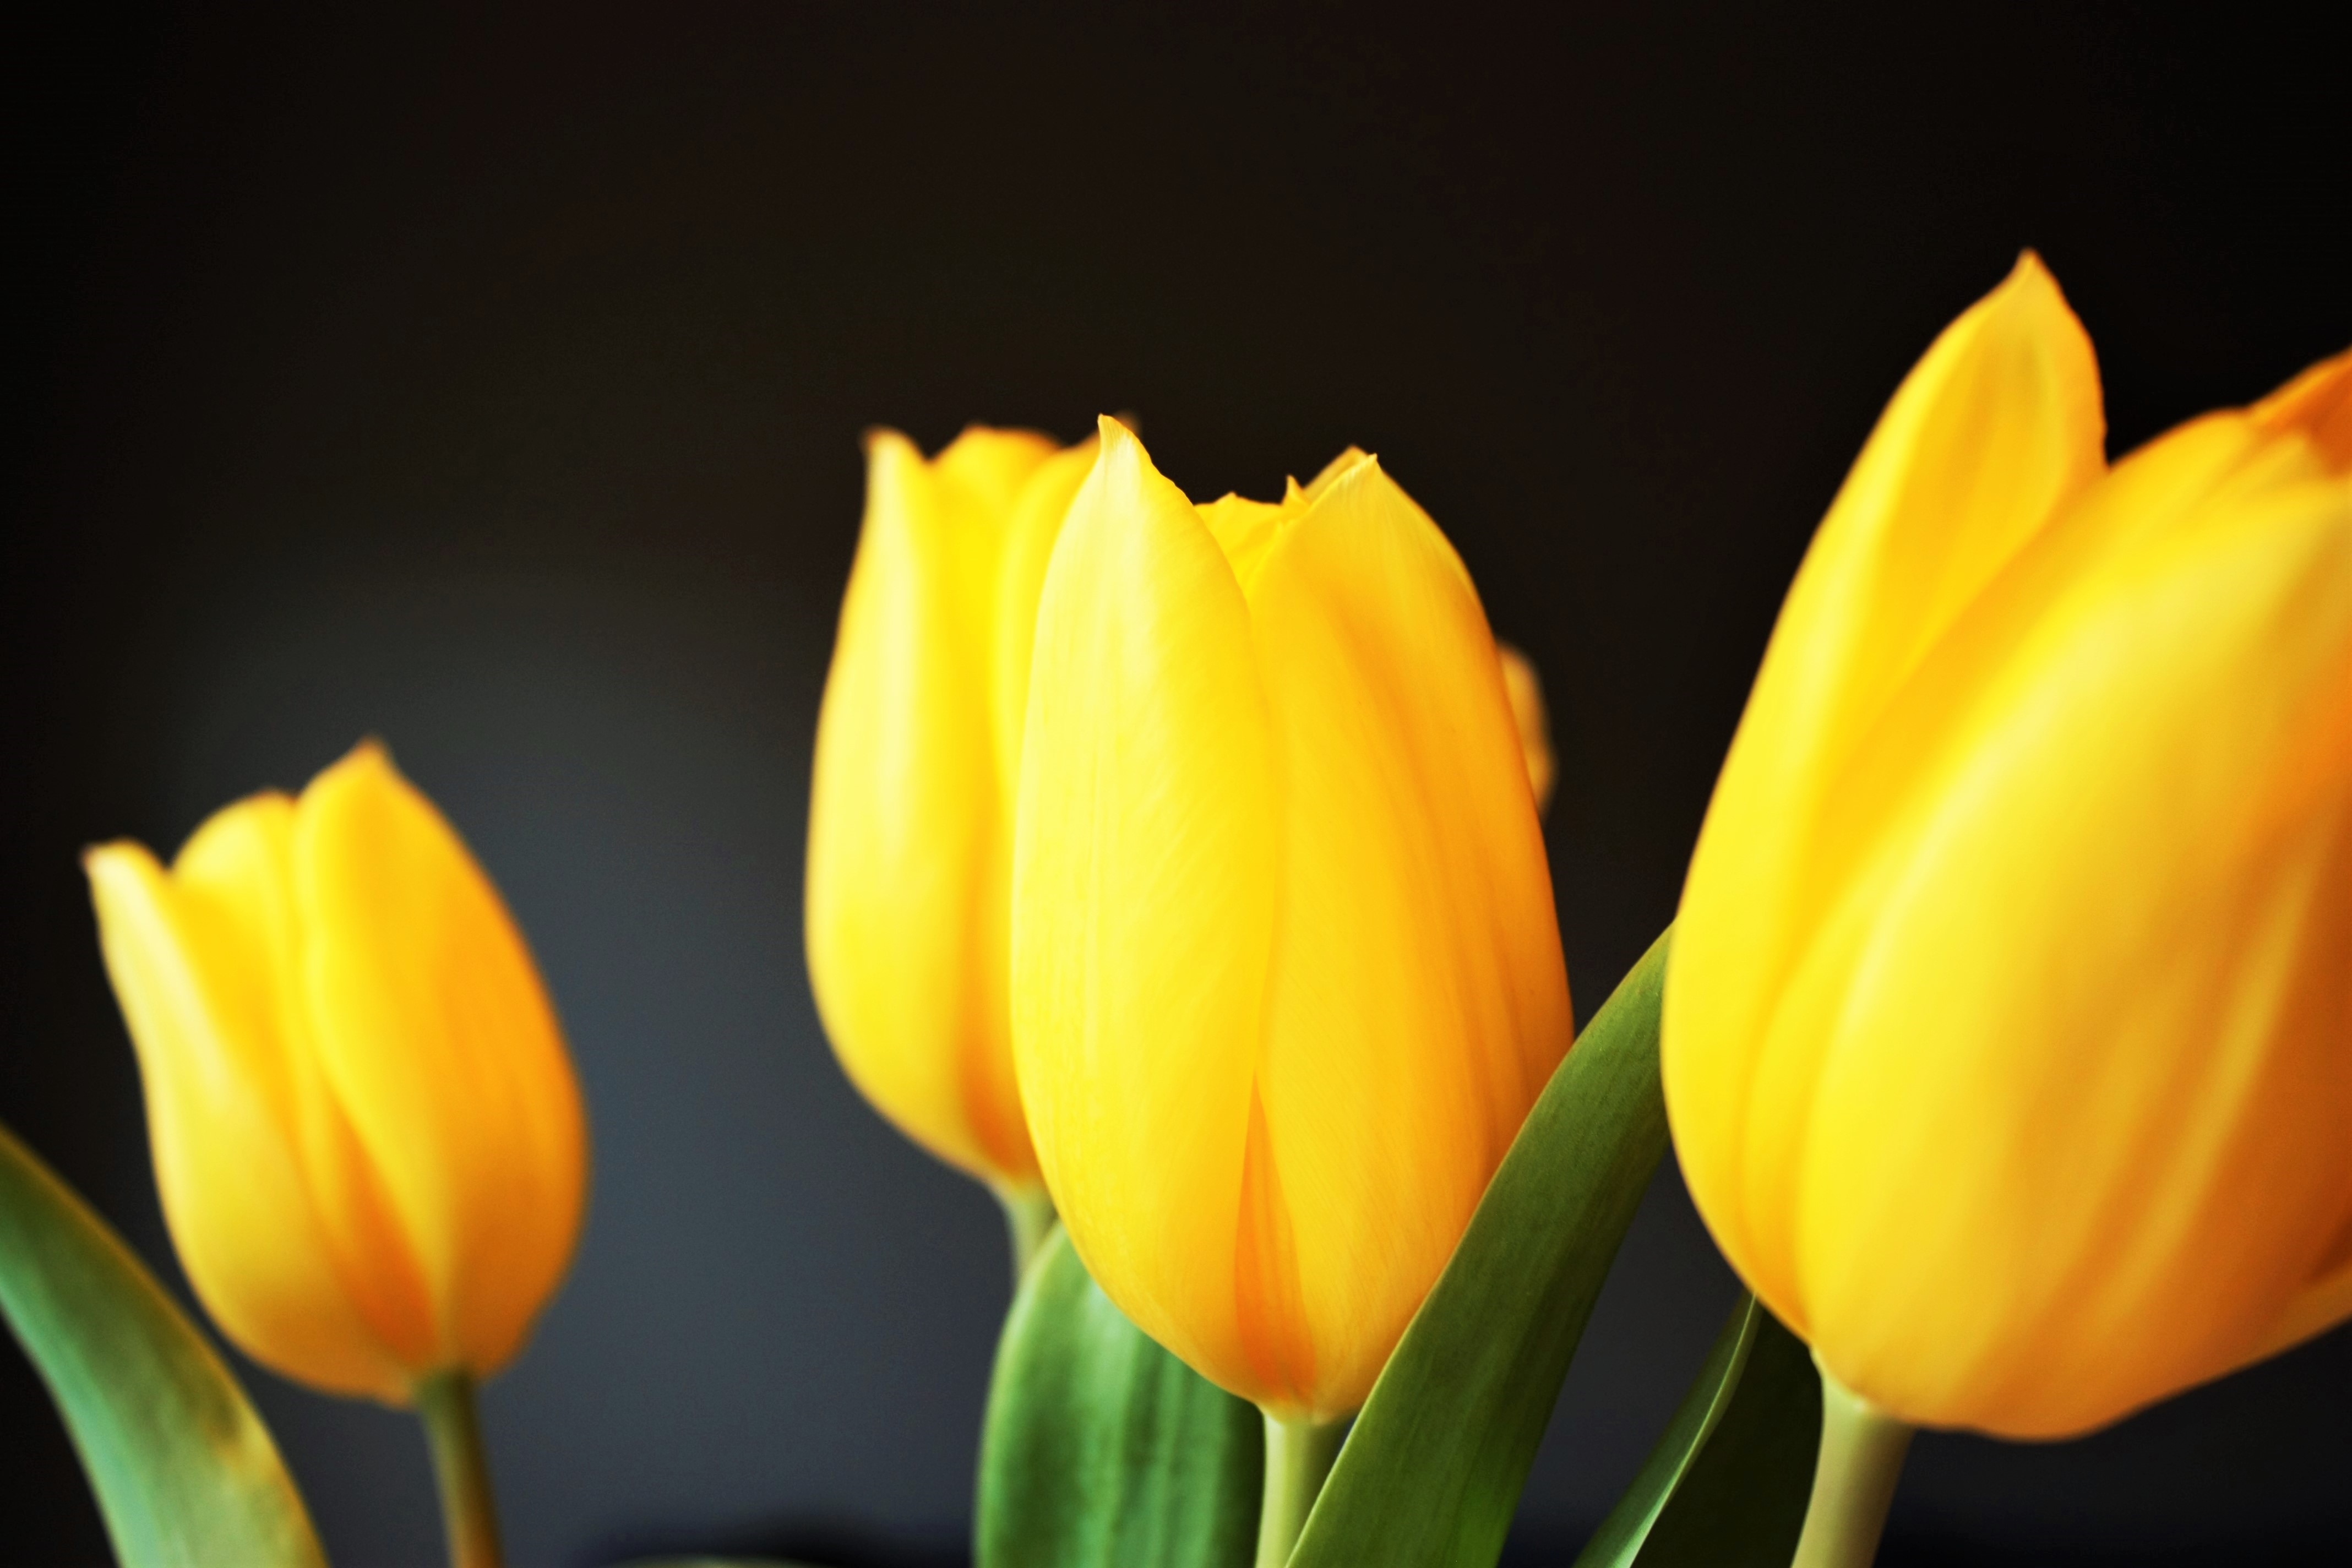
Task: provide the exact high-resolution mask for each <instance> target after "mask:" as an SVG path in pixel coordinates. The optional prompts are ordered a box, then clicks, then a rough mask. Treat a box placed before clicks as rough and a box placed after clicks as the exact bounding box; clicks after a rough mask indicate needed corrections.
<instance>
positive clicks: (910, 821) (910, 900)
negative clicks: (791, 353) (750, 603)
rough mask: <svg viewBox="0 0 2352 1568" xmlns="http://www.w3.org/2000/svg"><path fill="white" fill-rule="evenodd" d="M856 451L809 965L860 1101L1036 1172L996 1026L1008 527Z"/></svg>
mask: <svg viewBox="0 0 2352 1568" xmlns="http://www.w3.org/2000/svg"><path fill="white" fill-rule="evenodd" d="M973 440H974V437H971V436H967V437H964V441H965V442H972V441H973ZM867 451H868V461H869V470H868V479H867V489H866V523H865V528H864V530H863V531H862V532H861V534H860V536H859V540H858V547H857V559H856V564H855V565H854V566H853V567H852V569H851V572H850V580H849V589H848V592H847V594H846V595H845V597H844V599H843V602H842V609H841V628H840V632H839V635H838V637H837V638H836V641H835V649H834V662H833V669H832V673H831V674H830V675H829V676H828V678H827V679H826V683H825V695H824V708H823V710H822V711H821V712H820V714H819V717H818V721H817V740H816V760H815V767H814V776H813V779H812V783H811V799H810V806H809V838H808V871H807V887H806V906H805V918H804V924H805V930H806V940H807V944H808V963H809V975H810V979H811V981H812V983H813V984H814V990H815V993H816V1000H817V1006H818V1010H819V1011H820V1013H821V1014H822V1015H823V1016H824V1025H825V1032H826V1034H827V1036H828V1037H829V1038H830V1039H831V1040H832V1042H833V1047H834V1050H835V1054H836V1055H837V1056H838V1057H839V1058H840V1059H841V1062H842V1065H843V1067H844V1068H845V1070H846V1071H847V1072H848V1074H849V1076H850V1078H851V1079H852V1080H853V1081H854V1082H856V1085H857V1087H858V1089H859V1090H860V1091H861V1092H862V1093H864V1094H865V1096H866V1099H868V1100H871V1101H872V1102H873V1103H874V1104H875V1105H876V1106H877V1107H878V1108H879V1109H880V1110H882V1111H883V1112H884V1113H885V1114H886V1115H887V1116H888V1117H889V1118H890V1119H891V1120H892V1121H894V1122H896V1123H897V1124H898V1127H899V1128H900V1129H901V1130H903V1131H905V1132H907V1134H908V1136H909V1137H912V1138H913V1139H915V1141H916V1142H919V1143H921V1144H922V1145H923V1146H924V1147H926V1148H928V1149H929V1150H930V1151H931V1152H933V1153H935V1154H937V1155H939V1156H940V1158H941V1159H943V1160H946V1161H948V1162H950V1163H952V1164H955V1165H958V1166H960V1167H961V1168H962V1169H964V1170H967V1171H970V1172H971V1173H973V1174H975V1175H979V1176H982V1177H983V1178H987V1179H992V1180H997V1181H1002V1182H1011V1183H1021V1182H1029V1181H1034V1179H1035V1173H1036V1164H1035V1156H1034V1153H1032V1152H1031V1151H1030V1147H1029V1140H1028V1133H1027V1131H1026V1129H1025V1127H1024V1123H1023V1120H1022V1114H1021V1101H1020V1095H1019V1091H1018V1089H1017V1088H1016V1087H1015V1085H1014V1081H1013V1071H1012V1056H1011V1047H1010V1041H1009V1039H1008V1037H1007V1023H1006V1016H1007V1014H1006V1008H1007V1004H1006V1001H1005V995H1004V984H1005V982H1004V974H1005V963H1006V958H1005V951H1006V950H1005V940H1006V938H1005V921H1006V915H1005V913H1004V910H1003V901H1004V894H1003V889H1004V887H1005V885H1006V881H1007V879H1008V874H1007V873H1006V871H1005V870H1004V859H1005V857H1006V856H1007V854H1008V853H1009V849H1008V847H1007V845H1006V843H1005V837H1006V834H1005V822H1006V818H1007V816H1008V807H1009V802H1007V801H1005V800H1004V798H1003V794H1002V780H1001V769H1000V766H999V763H998V760H997V754H996V747H997V738H996V730H995V722H994V721H993V720H992V712H991V708H992V701H994V700H998V693H997V692H996V691H995V690H994V689H992V678H991V673H990V670H991V664H992V656H993V655H994V653H995V652H996V649H997V637H998V626H997V616H998V609H999V600H998V595H999V594H1000V592H1001V591H1002V584H1003V570H1004V545H1005V534H1004V519H1003V515H1002V514H1001V513H992V512H990V511H988V510H986V509H985V507H983V506H982V503H981V501H980V500H977V499H975V498H976V497H978V496H979V495H980V493H981V491H982V489H983V487H981V486H978V485H974V484H958V485H950V484H948V483H947V482H946V481H944V480H943V479H940V476H939V475H938V474H937V473H936V472H935V471H934V469H933V468H932V467H931V466H929V465H926V464H925V463H924V462H923V459H922V458H921V455H920V454H919V453H918V452H917V451H916V450H915V448H914V447H912V446H911V445H910V444H909V443H908V441H907V440H906V438H905V437H900V436H898V435H895V434H892V433H890V432H887V431H884V432H878V433H877V434H876V435H875V436H873V437H870V439H869V442H868V447H867ZM1016 455H1017V454H1016ZM998 456H999V458H1003V454H1002V453H1000V454H998ZM941 461H942V462H944V461H945V458H944V457H943V458H942V459H941ZM976 466H977V465H976ZM1013 466H1014V465H1013V464H1012V463H1011V462H1009V461H1000V462H999V463H998V464H997V467H996V468H991V469H989V470H988V471H990V472H992V473H995V474H996V475H997V477H998V478H999V479H1003V488H1005V489H1014V490H1017V488H1018V487H1017V485H1016V484H1015V483H1014V481H1013V480H1012V479H1006V478H1005V477H1004V475H1003V473H1002V472H1001V471H1000V470H1001V469H1004V468H1012V467H1013ZM1038 467H1039V465H1037V464H1031V465H1029V467H1028V468H1026V469H1024V470H1023V472H1024V476H1028V475H1034V474H1035V472H1036V471H1037V468H1038ZM1015 499H1017V495H1016V497H1015Z"/></svg>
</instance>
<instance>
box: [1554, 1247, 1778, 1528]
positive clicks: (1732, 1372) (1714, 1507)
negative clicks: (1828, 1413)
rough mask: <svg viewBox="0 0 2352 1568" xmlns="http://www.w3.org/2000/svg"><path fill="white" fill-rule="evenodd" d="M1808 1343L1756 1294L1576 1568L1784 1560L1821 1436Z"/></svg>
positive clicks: (1736, 1315) (1737, 1311)
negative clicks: (1807, 1349) (1776, 1316)
mask: <svg viewBox="0 0 2352 1568" xmlns="http://www.w3.org/2000/svg"><path fill="white" fill-rule="evenodd" d="M1821 1426H1822V1384H1821V1379H1820V1377H1819V1376H1818V1375H1817V1374H1816V1373H1814V1371H1813V1361H1812V1356H1811V1353H1810V1352H1807V1351H1806V1349H1805V1343H1804V1342H1803V1341H1802V1340H1800V1339H1799V1338H1797V1336H1796V1335H1794V1334H1792V1333H1790V1331H1788V1330H1787V1329H1784V1328H1782V1327H1781V1326H1780V1321H1779V1320H1778V1319H1776V1318H1774V1317H1773V1316H1772V1314H1771V1313H1770V1312H1769V1311H1767V1310H1765V1309H1764V1306H1763V1304H1762V1303H1761V1302H1759V1301H1758V1300H1756V1298H1755V1297H1753V1296H1751V1295H1748V1293H1747V1292H1745V1291H1742V1292H1741V1293H1740V1297H1739V1301H1738V1305H1737V1306H1735V1307H1733V1308H1732V1310H1731V1316H1730V1318H1729V1319H1728V1320H1727V1321H1725V1323H1724V1325H1723V1331H1722V1332H1721V1333H1720V1334H1717V1336H1716V1341H1715V1348H1714V1349H1713V1350H1711V1351H1710V1352H1708V1353H1707V1358H1706V1364H1705V1365H1704V1366H1702V1367H1701V1368H1700V1369H1699V1374H1698V1377H1697V1378H1696V1380H1695V1381H1694V1382H1693V1383H1692V1384H1691V1387H1690V1392H1689V1393H1688V1394H1685V1395H1684V1396H1683V1402H1682V1405H1681V1406H1680V1408H1678V1409H1676V1410H1675V1418H1674V1420H1673V1421H1671V1422H1669V1423H1668V1424H1667V1426H1666V1431H1665V1436H1662V1437H1660V1438H1659V1439H1658V1443H1657V1447H1654V1448H1652V1449H1651V1450H1650V1457H1649V1459H1648V1460H1647V1461H1646V1462H1645V1463H1644V1464H1643V1466H1642V1473H1641V1474H1640V1475H1638V1476H1636V1477H1634V1478H1633V1485H1632V1486H1630V1487H1628V1488H1626V1489H1625V1495H1624V1496H1623V1497H1622V1498H1619V1499H1618V1500H1617V1506H1616V1507H1615V1508H1613V1509H1612V1510H1609V1517H1608V1518H1607V1519H1604V1520H1602V1521H1601V1528H1600V1529H1599V1530H1597V1531H1593V1534H1592V1539H1591V1541H1589V1542H1586V1543H1585V1547H1584V1550H1583V1552H1580V1553H1579V1554H1578V1556H1577V1559H1576V1568H1785V1565H1786V1564H1787V1563H1788V1561H1789V1559H1790V1555H1791V1554H1793V1553H1794V1552H1795V1551H1796V1549H1797V1532H1798V1531H1800V1530H1801V1528H1803V1525H1804V1522H1805V1503H1806V1500H1807V1498H1808V1496H1809V1495H1810V1494H1811V1490H1812V1484H1813V1455H1814V1452H1815V1450H1816V1448H1817V1447H1819V1445H1820V1441H1821Z"/></svg>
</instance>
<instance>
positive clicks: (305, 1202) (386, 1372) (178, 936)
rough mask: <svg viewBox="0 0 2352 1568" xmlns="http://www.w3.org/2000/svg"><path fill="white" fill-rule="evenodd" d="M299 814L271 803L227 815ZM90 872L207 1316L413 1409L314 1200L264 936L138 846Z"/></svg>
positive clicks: (165, 1184) (283, 1367)
mask: <svg viewBox="0 0 2352 1568" xmlns="http://www.w3.org/2000/svg"><path fill="white" fill-rule="evenodd" d="M284 809H285V803H284V802H282V801H277V802H271V801H269V800H268V799H267V797H265V798H264V799H263V800H260V801H251V802H247V803H245V804H244V805H238V806H232V807H230V808H229V809H228V811H227V812H225V813H223V814H222V815H223V816H224V817H236V816H253V815H261V814H269V813H274V812H278V811H282V810H284ZM218 820H219V819H215V822H216V823H217V822H218ZM84 865H85V866H86V867H87V868H88V870H89V880H90V890H91V894H92V897H93V900H94V901H95V903H96V906H97V910H98V918H99V933H100V944H101V947H102V949H103V951H104V953H105V957H106V968H107V974H108V976H109V978H110V980H111V981H112V983H113V985H114V991H115V994H116V996H117V997H118V998H119V999H120V1001H121V1005H122V1012H123V1017H124V1019H125V1021H126V1022H127V1023H128V1025H129V1026H130V1031H131V1042H132V1044H133V1045H134V1046H135V1047H137V1050H138V1055H139V1068H140V1077H141V1079H142V1082H143V1084H144V1086H145V1090H146V1100H147V1122H148V1133H149V1138H150V1141H151V1142H152V1147H153V1152H154V1160H155V1181H156V1186H157V1189H158V1191H159V1192H160V1193H161V1194H162V1197H163V1214H164V1217H165V1219H166V1220H167V1221H169V1222H170V1225H171V1229H172V1240H173V1247H175V1248H176V1249H177V1251H178V1252H179V1255H180V1260H181V1264H182V1266H183V1267H184V1268H185V1269H186V1270H187V1274H188V1279H189V1280H190V1282H191V1283H192V1284H194V1287H195V1289H196V1293H197V1295H198V1296H199V1297H201V1298H202V1299H203V1300H204V1303H205V1310H208V1311H209V1312H211V1313H212V1315H213V1319H214V1321H215V1322H217V1323H218V1324H219V1325H220V1327H221V1329H222V1331H224V1332H225V1333H226V1334H227V1335H228V1336H229V1338H230V1339H232V1340H233V1341H235V1342H236V1343H237V1345H239V1346H240V1347H241V1348H243V1349H244V1350H245V1351H246V1352H247V1353H248V1354H250V1355H252V1356H253V1357H254V1359H256V1360H257V1361H259V1362H261V1363H263V1364H265V1365H267V1366H270V1367H274V1368H276V1369H277V1370H278V1371H280V1372H282V1373H286V1374H287V1375H288V1376H289V1377H295V1378H299V1379H300V1380H302V1381H303V1382H305V1383H310V1384H316V1385H318V1386H320V1387H322V1388H326V1389H330V1390H332V1391H334V1392H337V1393H342V1394H367V1395H373V1396H374V1397H377V1398H381V1399H385V1400H391V1401H399V1400H401V1399H404V1397H405V1396H406V1390H407V1383H408V1373H407V1371H406V1369H405V1368H404V1365H403V1364H402V1363H401V1362H400V1360H399V1359H398V1357H397V1356H396V1355H395V1354H394V1352H393V1351H392V1349H391V1348H390V1347H388V1346H386V1345H385V1344H384V1343H383V1342H382V1341H381V1340H380V1339H379V1338H378V1336H377V1334H376V1332H375V1331H374V1330H373V1327H372V1326H371V1325H370V1324H369V1322H368V1321H367V1319H366V1317H365V1315H364V1314H363V1313H362V1312H361V1310H359V1309H358V1307H357V1306H356V1305H355V1304H354V1302H353V1301H352V1298H351V1296H350V1295H349V1294H348V1293H347V1291H346V1289H345V1286H344V1281H343V1279H342V1278H341V1272H340V1271H339V1269H338V1268H337V1266H336V1251H337V1249H336V1247H335V1246H334V1243H333V1241H332V1240H331V1238H330V1237H329V1236H328V1234H327V1230H326V1226H325V1225H324V1224H323V1223H322V1221H321V1218H320V1214H319V1212H318V1210H317V1208H316V1206H315V1205H314V1204H313V1202H312V1197H311V1193H310V1186H309V1184H308V1182H307V1180H306V1176H305V1172H304V1159H303V1155H302V1151H301V1149H300V1147H299V1138H298V1137H297V1136H296V1135H295V1134H294V1131H293V1130H292V1128H291V1126H290V1124H289V1118H290V1113H291V1107H292V1101H293V1099H294V1096H293V1094H292V1092H291V1090H290V1088H289V1076H290V1075H289V1068H288V1065H287V1062H286V1060H285V1053H284V1048H283V1046H282V1045H281V1043H280V1042H279V1041H278V1039H277V1038H276V1037H275V1036H274V1033H273V1031H274V1028H275V1023H276V1016H277V1015H278V1011H279V1008H280V1005H281V999H280V996H279V995H278V987H277V985H276V984H275V981H276V977H275V975H274V974H273V973H272V969H271V954H269V953H268V952H266V951H264V950H263V948H262V947H261V946H260V944H259V943H257V942H256V941H255V937H256V934H257V933H256V931H255V930H254V927H253V925H252V924H251V923H249V922H247V921H240V920H239V919H237V918H236V915H235V914H234V913H233V912H231V911H229V910H225V909H223V908H222V906H221V900H219V899H218V898H217V897H215V896H213V895H212V894H210V893H209V892H206V891H195V892H190V891H187V890H184V889H182V888H180V887H179V886H177V885H175V883H174V880H173V878H172V877H171V875H170V874H169V873H167V872H166V871H165V870H164V869H163V867H161V866H159V865H158V864H156V862H155V859H154V857H153V856H152V855H150V854H149V853H148V852H147V851H146V850H145V849H143V848H142V847H140V846H138V845H136V844H129V843H122V844H110V845H107V846H104V847H100V848H97V849H93V850H91V851H89V854H88V855H87V856H86V857H85V858H84Z"/></svg>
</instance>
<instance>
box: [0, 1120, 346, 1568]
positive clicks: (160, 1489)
mask: <svg viewBox="0 0 2352 1568" xmlns="http://www.w3.org/2000/svg"><path fill="white" fill-rule="evenodd" d="M0 1311H5V1313H6V1315H7V1319H8V1326H9V1327H10V1328H11V1329H13V1330H14V1331H16V1340H17V1342H18V1343H19V1344H22V1345H23V1346H24V1347H25V1353H26V1355H28V1356H30V1357H32V1360H33V1364H34V1366H35V1367H37V1368H38V1369H39V1371H40V1373H41V1378H42V1380H43V1381H44V1382H46V1383H47V1384H48V1385H49V1394H50V1397H52V1398H54V1399H55V1400H56V1401H57V1402H58V1410H59V1411H60V1412H61V1413H62V1414H63V1415H64V1416H65V1420H66V1429H67V1431H68V1432H69V1433H70V1434H71V1435H72V1436H73V1443H74V1447H75V1448H76V1449H77V1450H79V1453H80V1455H81V1466H82V1469H83V1471H84V1472H85V1473H86V1474H88V1475H89V1483H90V1487H91V1489H93V1490H94V1491H96V1492H97V1494H98V1507H99V1512H100V1514H102V1515H103V1516H104V1517H105V1520H106V1531H107V1534H108V1536H109V1537H110V1539H111V1540H112V1541H113V1542H114V1554H115V1556H116V1558H117V1559H119V1560H120V1561H121V1563H122V1565H123V1568H166V1565H170V1568H180V1565H183V1564H186V1565H189V1568H194V1565H197V1564H211V1563H242V1564H250V1565H251V1568H323V1565H324V1564H325V1563H326V1556H325V1554H324V1553H323V1552H320V1550H319V1539H318V1537H317V1536H316V1535H315V1534H313V1533H312V1531H311V1529H310V1516H309V1515H308V1514H307V1513H305V1512H304V1511H303V1509H302V1499H301V1497H300V1496H299V1494H298V1493H297V1492H296V1491H295V1489H294V1483H293V1481H292V1480H291V1479H289V1477H288V1476H287V1474H286V1468H285V1466H284V1465H283V1464H281V1463H279V1461H278V1448H277V1446H276V1445H275V1444H273V1443H272V1442H271V1441H270V1440H269V1432H268V1428H266V1427H265V1426H262V1424H261V1418H260V1417H259V1416H257V1415H255V1414H254V1413H253V1406H252V1405H248V1404H247V1403H246V1398H245V1391H244V1390H243V1389H241V1388H239V1387H238V1386H237V1383H236V1378H235V1377H234V1376H233V1375H231V1373H230V1372H229V1370H228V1368H227V1367H226V1366H225V1365H223V1364H222V1363H221V1359H220V1357H219V1356H217V1355H215V1353H214V1352H213V1349H212V1347H211V1346H210V1345H209V1344H207V1343H205V1339H204V1336H203V1335H202V1334H200V1333H198V1332H197V1331H196V1330H195V1328H194V1325H193V1324H191V1323H190V1322H189V1321H188V1320H187V1318H186V1317H185V1316H184V1315H183V1314H182V1312H181V1311H180V1310H179V1308H177V1307H176V1306H174V1305H173V1303H172V1299H171V1298H170V1297H169V1296H167V1295H165V1294H164V1293H163V1288H162V1287H161V1286H159V1285H157V1284H156V1283H155V1280H154V1278H153V1277H152V1275H150V1274H149V1273H148V1272H147V1270H146V1269H145V1268H143V1267H142V1266H141V1264H140V1262H139V1260H138V1258H135V1257H133V1256H132V1255H131V1249H130V1248H129V1247H125V1246H124V1245H123V1244H122V1240H121V1237H117V1236H116V1235H115V1234H114V1232H113V1231H112V1230H111V1229H110V1228H109V1227H108V1226H107V1224H106V1222H105V1221H104V1220H102V1219H100V1218H99V1217H98V1215H96V1214H94V1213H92V1212H91V1210H90V1208H89V1205H87V1204H85V1203H83V1202H82V1201H81V1199H80V1198H79V1196H78V1195H76V1194H75V1193H74V1190H73V1189H72V1188H71V1187H68V1186H67V1185H66V1184H65V1183H64V1182H62V1181H60V1180H59V1179H58V1176H57V1175H56V1173H53V1172H51V1171H50V1170H49V1168H48V1167H47V1165H44V1164H43V1163H41V1162H40V1160H39V1159H38V1158H37V1156H36V1155H35V1154H34V1153H33V1152H32V1151H30V1150H29V1149H26V1147H25V1146H24V1145H23V1144H22V1143H20V1142H17V1141H16V1137H15V1136H14V1135H13V1134H11V1133H10V1132H9V1131H8V1130H7V1129H6V1128H5V1127H0Z"/></svg>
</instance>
